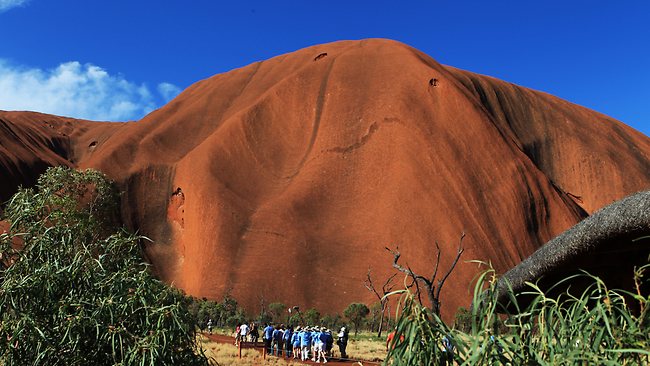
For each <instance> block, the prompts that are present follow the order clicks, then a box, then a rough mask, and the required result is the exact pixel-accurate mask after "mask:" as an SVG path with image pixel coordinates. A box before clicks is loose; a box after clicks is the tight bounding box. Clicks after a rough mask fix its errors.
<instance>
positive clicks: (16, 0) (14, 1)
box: [0, 0, 28, 13]
mask: <svg viewBox="0 0 650 366" xmlns="http://www.w3.org/2000/svg"><path fill="white" fill-rule="evenodd" d="M27 1H28V0H0V13H2V12H3V11H7V10H9V9H11V8H15V7H17V6H21V5H23V4H26V3H27Z"/></svg>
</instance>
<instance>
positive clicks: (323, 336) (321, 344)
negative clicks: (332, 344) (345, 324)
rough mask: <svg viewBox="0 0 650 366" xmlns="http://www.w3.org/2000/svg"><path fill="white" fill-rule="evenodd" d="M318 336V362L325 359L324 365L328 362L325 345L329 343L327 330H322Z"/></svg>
mask: <svg viewBox="0 0 650 366" xmlns="http://www.w3.org/2000/svg"><path fill="white" fill-rule="evenodd" d="M317 334H318V340H317V341H316V362H320V359H321V357H322V358H323V363H326V362H327V357H325V344H326V342H327V332H325V328H320V331H319V332H318V333H317Z"/></svg>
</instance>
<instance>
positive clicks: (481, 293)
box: [385, 265, 650, 366]
mask: <svg viewBox="0 0 650 366" xmlns="http://www.w3.org/2000/svg"><path fill="white" fill-rule="evenodd" d="M648 268H650V265H645V266H643V267H642V268H639V269H637V271H636V272H635V273H634V274H631V275H633V276H634V280H635V283H636V285H637V286H636V287H637V289H640V288H642V281H646V282H647V278H644V273H645V272H646V271H647V270H648ZM577 277H584V278H587V279H589V281H590V283H591V284H590V285H589V286H587V287H586V289H585V290H584V291H583V292H582V293H580V294H578V295H575V294H572V293H570V292H568V291H565V292H562V293H561V294H560V295H558V296H553V297H552V296H547V295H546V294H545V292H544V291H542V290H541V289H540V288H539V287H538V286H537V285H535V284H532V283H528V288H529V290H528V291H526V292H525V293H522V294H521V295H520V296H526V297H527V299H529V302H528V303H527V305H526V306H520V304H519V302H518V299H519V296H515V294H514V293H512V291H510V292H509V293H508V297H509V299H510V302H511V307H509V308H508V309H513V308H514V309H515V310H514V311H511V312H510V313H508V311H507V309H505V308H503V307H501V306H500V305H499V304H498V303H497V300H496V299H497V292H496V282H497V281H496V276H495V273H494V271H493V270H492V269H490V270H487V271H485V272H483V273H482V274H481V275H480V276H479V277H478V281H477V284H476V286H475V289H474V300H473V304H472V308H471V312H470V316H469V321H470V322H471V324H470V325H469V326H468V327H467V329H469V330H468V331H467V332H462V331H460V330H457V329H450V328H449V327H448V326H447V325H446V324H445V323H444V322H443V321H442V320H441V319H440V318H439V317H437V316H436V315H435V314H432V313H431V312H430V311H429V310H428V309H427V308H425V307H423V306H422V305H421V304H420V303H418V302H417V300H416V299H415V298H414V296H413V294H411V293H410V292H408V291H400V292H398V293H394V294H401V299H400V305H401V306H400V308H401V311H400V313H399V314H398V322H397V335H396V337H395V343H394V345H393V348H392V349H391V351H390V352H389V353H388V356H387V358H386V361H385V364H387V365H394V366H398V365H409V366H413V365H427V366H428V365H438V364H440V362H441V360H442V358H443V357H444V356H445V355H446V354H447V353H445V352H444V347H443V342H442V340H443V337H445V336H446V337H448V338H449V339H451V340H452V343H453V344H454V346H455V349H454V362H455V363H456V364H459V365H648V364H650V334H649V333H650V332H649V329H648V326H649V325H650V315H649V311H648V301H649V300H650V299H649V298H648V296H647V295H645V296H644V295H643V294H641V292H640V291H638V292H636V293H631V292H626V291H621V290H612V289H608V288H607V287H606V286H605V283H604V282H603V281H602V280H601V279H600V278H598V277H595V276H591V275H589V274H586V273H584V274H580V275H578V276H572V277H569V278H567V279H564V280H563V281H561V283H559V284H557V285H556V286H557V287H558V288H559V286H562V288H564V287H566V286H567V285H569V284H570V283H571V282H572V281H573V280H575V279H576V278H577ZM531 298H532V301H531V300H530V299H531ZM629 302H635V304H634V305H635V306H631V304H630V303H629ZM632 308H634V309H635V310H632ZM497 311H500V312H501V313H502V314H499V313H498V312H497ZM400 336H403V337H404V340H403V341H399V339H400Z"/></svg>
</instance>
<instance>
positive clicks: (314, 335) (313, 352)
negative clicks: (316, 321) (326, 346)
mask: <svg viewBox="0 0 650 366" xmlns="http://www.w3.org/2000/svg"><path fill="white" fill-rule="evenodd" d="M319 332H320V331H319V329H318V327H316V328H314V329H313V330H312V331H311V360H312V361H316V353H317V352H316V343H317V342H319V341H320V340H319V335H318V333H319Z"/></svg>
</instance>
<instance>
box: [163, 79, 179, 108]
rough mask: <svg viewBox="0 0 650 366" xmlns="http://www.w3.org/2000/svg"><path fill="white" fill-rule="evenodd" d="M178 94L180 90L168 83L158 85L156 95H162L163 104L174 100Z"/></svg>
mask: <svg viewBox="0 0 650 366" xmlns="http://www.w3.org/2000/svg"><path fill="white" fill-rule="evenodd" d="M180 92H181V89H180V88H179V87H177V86H176V85H174V84H170V83H160V84H158V93H160V95H162V97H163V98H165V103H167V102H169V101H170V100H172V99H174V98H176V96H177V95H178V94H180Z"/></svg>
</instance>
